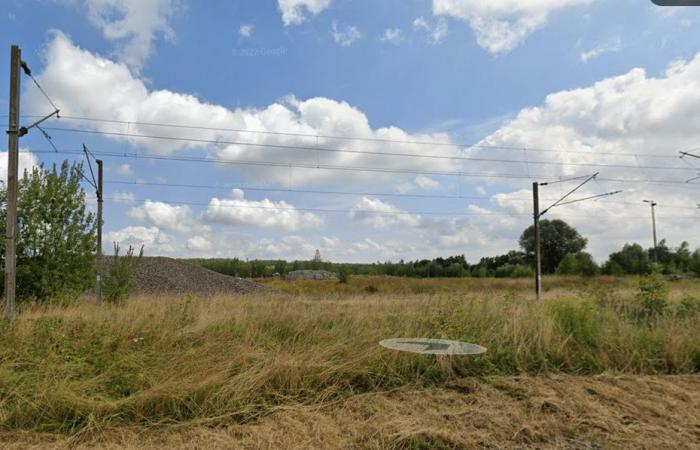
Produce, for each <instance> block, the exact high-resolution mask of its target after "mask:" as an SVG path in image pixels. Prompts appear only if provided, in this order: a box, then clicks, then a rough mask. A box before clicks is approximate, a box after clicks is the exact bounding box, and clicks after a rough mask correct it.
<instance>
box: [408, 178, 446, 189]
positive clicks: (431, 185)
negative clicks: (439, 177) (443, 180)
mask: <svg viewBox="0 0 700 450" xmlns="http://www.w3.org/2000/svg"><path fill="white" fill-rule="evenodd" d="M413 182H414V183H416V185H418V187H420V188H421V189H423V190H426V191H432V190H435V189H437V188H439V187H440V183H439V182H437V181H435V180H433V179H432V178H430V177H426V176H425V175H418V176H417V177H416V179H415V180H413Z"/></svg>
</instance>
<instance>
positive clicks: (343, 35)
mask: <svg viewBox="0 0 700 450" xmlns="http://www.w3.org/2000/svg"><path fill="white" fill-rule="evenodd" d="M331 35H332V36H333V40H334V41H335V43H336V44H338V45H340V46H341V47H350V46H351V45H352V44H354V43H355V41H357V40H358V39H360V38H362V33H361V32H360V30H358V29H357V27H355V26H348V27H345V29H344V30H340V29H339V28H338V24H337V23H336V22H333V27H332V30H331Z"/></svg>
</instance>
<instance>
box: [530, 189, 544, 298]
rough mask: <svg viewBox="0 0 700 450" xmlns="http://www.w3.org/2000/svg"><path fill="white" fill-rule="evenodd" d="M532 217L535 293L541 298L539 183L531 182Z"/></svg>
mask: <svg viewBox="0 0 700 450" xmlns="http://www.w3.org/2000/svg"><path fill="white" fill-rule="evenodd" d="M532 199H533V205H534V208H533V218H534V220H535V229H534V231H535V295H536V296H537V300H540V299H541V298H542V251H541V249H540V184H539V183H532Z"/></svg>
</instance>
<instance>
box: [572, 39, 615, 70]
mask: <svg viewBox="0 0 700 450" xmlns="http://www.w3.org/2000/svg"><path fill="white" fill-rule="evenodd" d="M620 50H622V39H620V38H619V37H617V38H615V39H613V40H610V41H608V42H605V43H603V44H600V45H597V46H595V47H593V48H592V49H590V50H588V51H585V52H582V53H581V56H580V58H581V62H582V63H584V64H586V63H588V61H590V60H592V59H595V58H598V57H599V56H602V55H604V54H606V53H615V52H619V51H620Z"/></svg>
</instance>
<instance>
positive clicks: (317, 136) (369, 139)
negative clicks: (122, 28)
mask: <svg viewBox="0 0 700 450" xmlns="http://www.w3.org/2000/svg"><path fill="white" fill-rule="evenodd" d="M61 118H62V119H67V120H74V121H85V122H98V123H114V124H122V125H129V126H130V125H141V126H153V127H165V128H176V129H191V130H203V131H223V132H233V133H250V134H263V135H272V136H288V137H300V138H312V139H331V140H343V141H359V142H379V143H391V144H399V145H427V146H434V147H441V146H443V147H458V148H478V149H491V150H508V151H517V152H521V151H524V150H525V151H530V152H543V153H569V154H581V155H591V153H592V152H588V151H582V150H568V149H562V148H558V149H555V148H543V147H538V146H508V145H489V144H484V143H452V142H441V141H416V140H401V139H388V138H377V137H363V136H333V135H327V134H311V133H295V132H284V131H269V130H250V129H241V128H226V127H205V126H199V125H182V124H166V123H157V122H143V121H138V120H134V121H128V120H118V119H100V118H90V117H80V116H61ZM594 154H595V155H604V156H627V157H635V156H637V155H638V153H630V152H599V151H596V152H595V153H594ZM643 156H645V157H649V158H662V159H675V157H674V156H671V155H667V154H645V155H643ZM523 162H524V161H523Z"/></svg>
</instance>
